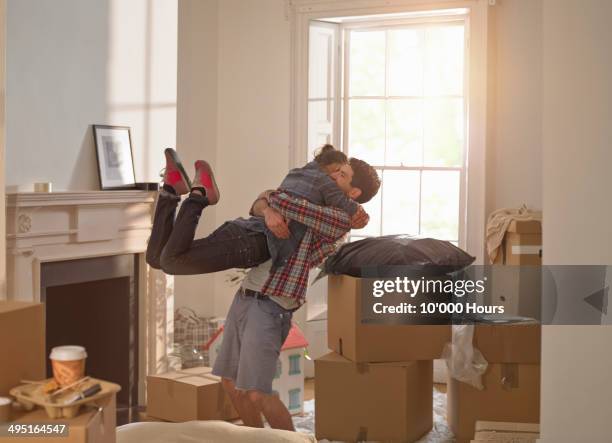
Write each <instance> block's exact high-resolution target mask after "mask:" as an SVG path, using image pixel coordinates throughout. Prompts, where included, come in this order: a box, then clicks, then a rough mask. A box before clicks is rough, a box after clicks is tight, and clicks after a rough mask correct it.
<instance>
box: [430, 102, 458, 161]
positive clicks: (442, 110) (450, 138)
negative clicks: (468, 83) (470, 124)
mask: <svg viewBox="0 0 612 443" xmlns="http://www.w3.org/2000/svg"><path fill="white" fill-rule="evenodd" d="M424 115H425V129H424V132H425V135H424V161H425V165H426V166H461V161H462V151H463V132H464V130H463V127H464V121H463V99H457V98H435V99H426V100H425V106H424Z"/></svg>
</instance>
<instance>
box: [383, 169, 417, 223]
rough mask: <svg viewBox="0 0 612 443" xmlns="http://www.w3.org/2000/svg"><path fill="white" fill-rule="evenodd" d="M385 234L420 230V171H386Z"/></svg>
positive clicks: (384, 194) (384, 199)
mask: <svg viewBox="0 0 612 443" xmlns="http://www.w3.org/2000/svg"><path fill="white" fill-rule="evenodd" d="M383 184H384V187H385V189H384V191H383V211H384V212H383V235H389V234H412V235H417V234H418V232H419V171H385V172H384V175H383Z"/></svg>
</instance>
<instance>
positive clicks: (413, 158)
mask: <svg viewBox="0 0 612 443" xmlns="http://www.w3.org/2000/svg"><path fill="white" fill-rule="evenodd" d="M387 109H388V113H387V157H386V164H387V165H397V166H400V165H404V166H421V165H422V164H423V101H422V100H416V99H407V100H390V101H389V102H388V103H387Z"/></svg>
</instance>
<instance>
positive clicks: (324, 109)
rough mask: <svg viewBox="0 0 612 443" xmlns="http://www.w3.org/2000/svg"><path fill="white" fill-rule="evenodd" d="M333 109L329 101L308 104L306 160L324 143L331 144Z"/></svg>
mask: <svg viewBox="0 0 612 443" xmlns="http://www.w3.org/2000/svg"><path fill="white" fill-rule="evenodd" d="M333 121H334V107H333V103H332V101H331V100H323V101H311V102H309V103H308V159H309V160H310V159H312V158H313V152H314V151H315V150H316V149H318V148H320V147H321V146H323V145H324V144H325V143H332V141H333V140H332V130H333Z"/></svg>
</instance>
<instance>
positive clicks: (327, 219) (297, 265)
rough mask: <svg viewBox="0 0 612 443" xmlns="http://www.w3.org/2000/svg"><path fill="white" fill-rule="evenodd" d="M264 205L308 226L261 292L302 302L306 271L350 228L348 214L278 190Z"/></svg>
mask: <svg viewBox="0 0 612 443" xmlns="http://www.w3.org/2000/svg"><path fill="white" fill-rule="evenodd" d="M268 204H269V205H270V207H271V208H273V209H276V210H277V211H278V212H279V213H280V214H281V215H282V216H283V217H285V218H286V219H287V220H291V221H294V222H297V223H302V224H304V225H306V226H307V227H308V229H307V231H306V234H305V235H304V238H303V239H302V241H301V243H300V245H299V246H298V248H297V250H296V251H295V252H294V253H293V255H292V256H291V257H289V259H288V261H287V263H286V264H285V265H283V266H281V267H279V268H276V269H273V270H271V271H270V276H269V277H268V280H267V281H266V283H265V284H264V286H263V288H262V290H261V293H262V294H265V295H268V296H277V297H290V298H294V299H296V300H297V302H298V303H299V304H300V305H302V304H303V303H304V299H305V297H306V288H307V286H308V271H309V270H310V269H311V268H313V267H315V266H317V265H319V264H320V263H321V262H322V261H323V260H324V259H325V258H326V257H327V256H328V255H329V254H331V253H332V252H334V251H335V250H336V247H337V242H338V240H339V239H341V238H342V237H343V236H344V235H345V234H346V233H347V232H349V231H350V230H351V217H350V216H349V215H348V214H347V213H346V212H344V211H342V210H340V209H336V208H332V207H328V206H319V205H315V204H314V203H311V202H309V201H308V200H306V199H303V198H299V197H292V196H290V195H288V194H286V193H284V192H279V191H276V192H273V193H272V194H270V196H269V197H268Z"/></svg>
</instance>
